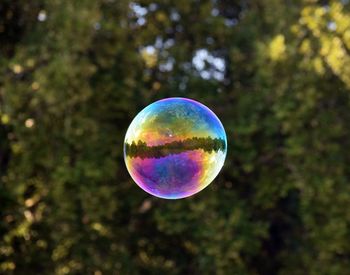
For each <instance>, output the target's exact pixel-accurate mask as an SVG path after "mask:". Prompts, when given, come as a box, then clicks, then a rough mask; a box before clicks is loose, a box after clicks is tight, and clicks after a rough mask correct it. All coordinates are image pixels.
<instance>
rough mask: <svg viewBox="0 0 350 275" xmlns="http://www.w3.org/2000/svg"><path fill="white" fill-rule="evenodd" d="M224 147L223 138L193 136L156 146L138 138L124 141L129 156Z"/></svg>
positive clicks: (156, 154) (161, 155)
mask: <svg viewBox="0 0 350 275" xmlns="http://www.w3.org/2000/svg"><path fill="white" fill-rule="evenodd" d="M225 147H226V144H225V140H224V139H222V138H211V137H206V138H198V137H193V138H188V139H185V140H179V141H173V142H169V143H165V144H162V145H156V146H148V145H147V143H146V142H144V141H141V140H139V141H138V142H137V143H136V142H135V141H133V142H132V143H131V144H129V143H125V154H126V156H128V157H131V158H136V157H140V158H142V159H144V158H161V157H165V156H169V155H175V154H180V153H183V152H186V151H192V150H198V149H202V150H204V152H208V153H212V152H218V151H219V150H221V151H224V150H225Z"/></svg>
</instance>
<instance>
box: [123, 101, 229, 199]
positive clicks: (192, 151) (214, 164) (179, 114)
mask: <svg viewBox="0 0 350 275" xmlns="http://www.w3.org/2000/svg"><path fill="white" fill-rule="evenodd" d="M226 150H227V140H226V134H225V130H224V127H223V126H222V124H221V122H220V120H219V119H218V118H217V116H216V115H215V114H214V113H213V112H212V111H211V110H210V109H209V108H207V107H206V106H204V105H203V104H201V103H199V102H197V101H194V100H192V99H187V98H167V99H163V100H159V101H156V102H154V103H152V104H150V105H148V106H147V107H146V108H145V109H143V110H142V111H141V112H140V113H139V114H138V115H137V116H136V117H135V118H134V120H133V121H132V122H131V124H130V126H129V128H128V130H127V133H126V136H125V142H124V159H125V163H126V167H127V169H128V171H129V173H130V175H131V177H132V178H133V179H134V181H135V182H136V183H137V184H138V185H139V186H140V187H141V188H142V189H143V190H144V191H146V192H148V193H150V194H152V195H154V196H156V197H160V198H165V199H180V198H185V197H189V196H191V195H193V194H196V193H198V192H199V191H201V190H202V189H204V188H205V187H206V186H208V185H209V184H210V183H211V182H212V181H213V180H214V178H215V177H216V176H217V175H218V173H219V172H220V170H221V168H222V166H223V164H224V161H225V157H226Z"/></svg>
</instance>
